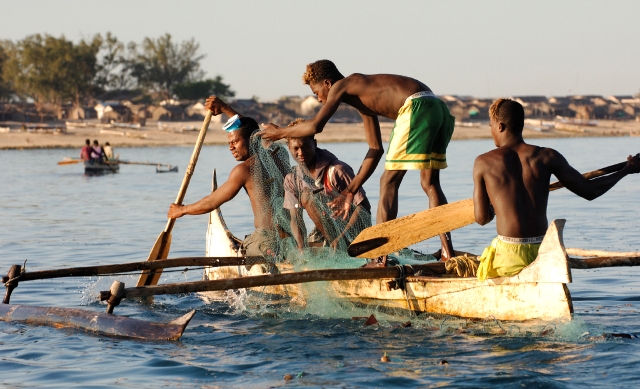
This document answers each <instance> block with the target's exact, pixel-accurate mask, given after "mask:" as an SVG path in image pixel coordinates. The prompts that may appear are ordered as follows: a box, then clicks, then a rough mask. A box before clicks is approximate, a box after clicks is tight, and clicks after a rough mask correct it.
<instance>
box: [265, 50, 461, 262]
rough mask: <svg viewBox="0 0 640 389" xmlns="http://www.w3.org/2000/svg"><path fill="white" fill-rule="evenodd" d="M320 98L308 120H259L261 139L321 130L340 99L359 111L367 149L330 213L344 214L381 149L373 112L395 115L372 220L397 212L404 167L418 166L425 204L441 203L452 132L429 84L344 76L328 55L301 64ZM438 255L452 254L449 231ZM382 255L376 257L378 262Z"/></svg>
mask: <svg viewBox="0 0 640 389" xmlns="http://www.w3.org/2000/svg"><path fill="white" fill-rule="evenodd" d="M302 80H303V81H304V83H305V84H308V85H309V87H310V88H311V91H312V92H313V93H314V94H315V95H316V96H318V101H320V103H322V104H323V107H322V108H321V109H320V112H318V114H317V115H316V117H315V118H313V119H312V120H309V121H306V122H304V123H301V124H299V125H297V126H295V127H290V128H280V127H278V126H276V125H274V124H271V123H270V124H266V125H263V130H262V131H261V132H260V134H261V135H262V137H263V138H264V139H268V140H278V139H281V138H300V137H305V136H310V135H314V134H317V133H319V132H322V130H323V129H324V126H325V125H326V124H327V122H328V121H329V119H330V118H331V116H332V115H333V114H334V113H335V112H336V110H337V109H338V107H339V106H340V103H346V104H349V105H351V106H353V107H354V108H356V109H357V110H358V111H359V112H360V115H361V116H362V121H363V123H364V131H365V136H366V139H367V143H368V144H369V151H368V152H367V155H366V156H365V159H364V161H363V162H362V166H361V167H360V170H359V171H358V174H357V175H356V176H355V178H354V179H353V181H351V184H350V185H349V186H348V188H347V189H346V190H345V191H344V192H343V195H344V196H340V197H339V198H338V199H336V201H334V202H333V203H332V206H333V207H334V209H335V210H336V212H335V215H336V216H342V217H343V218H344V219H346V218H347V216H348V212H349V209H350V207H351V203H352V201H353V198H354V196H355V194H356V193H357V191H358V189H360V188H361V187H362V185H363V184H364V183H365V181H366V180H367V179H368V178H369V177H370V176H371V174H373V171H374V170H375V168H376V166H377V165H378V162H379V161H380V159H381V158H382V155H383V154H384V150H383V147H382V136H381V134H380V123H379V122H378V116H384V117H387V118H390V119H394V120H396V124H395V127H394V130H393V133H392V134H391V139H390V142H389V150H388V152H387V157H386V161H385V172H384V173H383V174H382V177H380V201H379V203H378V212H377V215H376V222H377V223H383V222H386V221H388V220H392V219H395V218H396V217H397V215H398V188H399V187H400V183H401V182H402V178H403V177H404V175H405V173H406V172H407V170H420V183H421V185H422V189H423V190H424V191H425V192H426V194H427V196H428V197H429V207H430V208H432V207H436V206H438V205H442V204H446V203H447V199H446V197H445V195H444V193H443V191H442V188H441V187H440V169H444V168H446V167H447V161H446V155H445V153H446V149H447V145H448V144H449V140H450V139H451V135H452V134H453V126H454V118H453V116H451V114H450V113H449V110H448V108H447V106H446V105H445V104H444V103H443V102H442V101H440V99H438V98H436V97H435V95H434V94H433V92H432V91H431V89H429V87H428V86H426V85H425V84H423V83H422V82H420V81H418V80H415V79H413V78H409V77H404V76H398V75H393V74H373V75H365V74H359V73H354V74H352V75H350V76H347V77H344V76H343V75H342V74H341V73H340V72H339V71H338V69H337V68H336V66H335V65H334V64H333V62H331V61H329V60H320V61H316V62H314V63H312V64H309V65H307V71H306V72H305V74H304V75H303V77H302ZM440 239H441V241H442V254H441V260H443V261H444V260H446V259H448V258H450V257H451V256H453V255H454V253H453V246H452V244H451V237H450V234H449V233H446V234H442V235H440ZM385 262H386V257H385V258H383V259H382V261H381V264H382V265H384V264H385Z"/></svg>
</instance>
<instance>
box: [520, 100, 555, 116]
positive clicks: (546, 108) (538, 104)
mask: <svg viewBox="0 0 640 389" xmlns="http://www.w3.org/2000/svg"><path fill="white" fill-rule="evenodd" d="M511 99H513V100H515V101H517V102H518V103H520V104H522V107H523V108H524V115H525V117H528V118H541V119H542V118H552V117H554V116H555V115H554V111H553V108H552V107H551V104H549V99H547V97H546V96H513V97H511Z"/></svg>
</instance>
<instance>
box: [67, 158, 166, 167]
mask: <svg viewBox="0 0 640 389" xmlns="http://www.w3.org/2000/svg"><path fill="white" fill-rule="evenodd" d="M83 161H84V160H82V159H72V158H68V159H63V160H62V161H59V162H58V165H73V164H76V163H81V162H83ZM104 163H105V164H107V165H109V164H111V165H118V164H123V165H148V166H165V167H168V168H172V167H174V166H173V165H168V164H166V163H153V162H135V161H123V160H115V161H104Z"/></svg>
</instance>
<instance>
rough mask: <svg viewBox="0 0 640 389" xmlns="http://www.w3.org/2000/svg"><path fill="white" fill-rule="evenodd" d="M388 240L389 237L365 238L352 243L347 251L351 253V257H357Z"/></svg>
mask: <svg viewBox="0 0 640 389" xmlns="http://www.w3.org/2000/svg"><path fill="white" fill-rule="evenodd" d="M388 242H389V239H388V238H373V239H367V240H363V241H362V242H358V243H351V245H350V246H349V247H348V248H347V253H349V256H351V257H357V256H358V255H360V254H364V253H367V252H369V251H371V250H375V249H377V248H378V247H380V246H382V245H384V244H385V243H388Z"/></svg>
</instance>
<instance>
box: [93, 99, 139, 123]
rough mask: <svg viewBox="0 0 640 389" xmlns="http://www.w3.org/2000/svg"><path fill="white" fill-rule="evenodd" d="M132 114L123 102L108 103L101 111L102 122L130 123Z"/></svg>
mask: <svg viewBox="0 0 640 389" xmlns="http://www.w3.org/2000/svg"><path fill="white" fill-rule="evenodd" d="M132 118H133V115H132V114H131V110H130V109H129V107H127V106H126V105H124V104H120V103H109V104H108V105H107V106H106V107H104V110H103V111H102V118H101V119H100V120H101V121H102V123H111V122H115V123H130V122H131V121H132Z"/></svg>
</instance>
